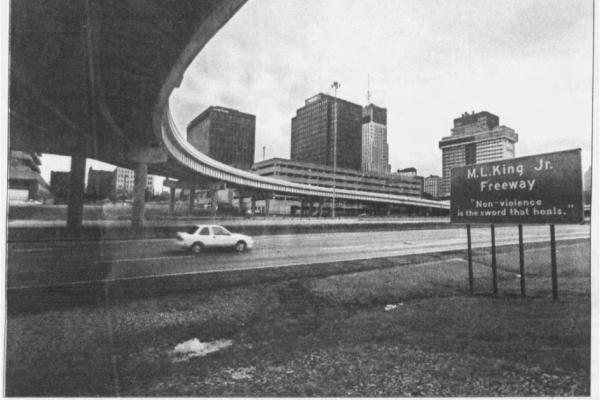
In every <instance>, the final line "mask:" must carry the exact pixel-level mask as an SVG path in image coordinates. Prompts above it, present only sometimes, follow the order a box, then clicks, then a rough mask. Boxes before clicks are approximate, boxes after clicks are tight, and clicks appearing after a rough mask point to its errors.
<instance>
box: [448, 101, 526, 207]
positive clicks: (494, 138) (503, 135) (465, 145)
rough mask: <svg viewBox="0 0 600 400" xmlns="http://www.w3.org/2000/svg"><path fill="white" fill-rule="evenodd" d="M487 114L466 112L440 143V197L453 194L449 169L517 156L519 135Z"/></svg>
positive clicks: (484, 112)
mask: <svg viewBox="0 0 600 400" xmlns="http://www.w3.org/2000/svg"><path fill="white" fill-rule="evenodd" d="M499 122H500V120H499V118H498V117H497V116H496V115H494V114H492V113H489V112H487V111H481V112H479V113H477V114H475V112H472V113H471V114H469V113H464V114H463V115H462V116H460V117H459V118H456V119H455V120H454V128H452V130H451V132H452V133H451V135H450V136H446V137H443V138H442V140H440V142H439V147H440V149H441V150H442V183H441V186H440V196H441V197H446V196H449V195H450V170H451V169H452V168H453V167H460V166H463V165H468V164H475V163H482V162H487V161H496V160H502V159H505V158H513V157H514V156H515V143H516V142H517V141H518V140H519V135H518V134H517V133H515V131H514V130H513V129H511V128H508V127H506V126H501V125H499Z"/></svg>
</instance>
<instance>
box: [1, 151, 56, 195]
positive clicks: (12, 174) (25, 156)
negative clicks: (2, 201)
mask: <svg viewBox="0 0 600 400" xmlns="http://www.w3.org/2000/svg"><path fill="white" fill-rule="evenodd" d="M41 164H42V162H41V161H40V158H39V156H38V154H37V153H33V152H26V151H17V150H11V151H10V169H9V171H8V201H9V203H11V202H15V201H17V202H18V201H25V200H45V199H48V198H50V197H52V196H51V193H50V188H49V187H48V184H47V183H46V181H45V180H44V178H42V176H41V175H40V165H41Z"/></svg>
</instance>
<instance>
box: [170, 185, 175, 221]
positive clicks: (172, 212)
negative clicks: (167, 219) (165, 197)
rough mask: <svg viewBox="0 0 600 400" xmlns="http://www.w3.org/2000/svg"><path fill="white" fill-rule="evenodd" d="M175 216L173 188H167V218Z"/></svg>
mask: <svg viewBox="0 0 600 400" xmlns="http://www.w3.org/2000/svg"><path fill="white" fill-rule="evenodd" d="M173 214H175V187H170V188H169V216H173Z"/></svg>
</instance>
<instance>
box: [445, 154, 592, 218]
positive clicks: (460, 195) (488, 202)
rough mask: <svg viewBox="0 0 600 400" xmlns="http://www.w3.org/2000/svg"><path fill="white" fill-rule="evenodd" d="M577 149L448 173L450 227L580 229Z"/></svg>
mask: <svg viewBox="0 0 600 400" xmlns="http://www.w3.org/2000/svg"><path fill="white" fill-rule="evenodd" d="M581 180H582V179H581V149H575V150H568V151H561V152H555V153H546V154H538V155H534V156H528V157H520V158H511V159H505V160H498V161H493V162H487V163H481V164H472V165H467V166H463V167H456V168H453V169H452V171H451V186H450V220H451V222H459V223H471V222H487V223H503V222H507V223H519V224H527V223H551V224H555V223H557V224H559V223H579V222H581V221H582V220H583V197H582V190H581Z"/></svg>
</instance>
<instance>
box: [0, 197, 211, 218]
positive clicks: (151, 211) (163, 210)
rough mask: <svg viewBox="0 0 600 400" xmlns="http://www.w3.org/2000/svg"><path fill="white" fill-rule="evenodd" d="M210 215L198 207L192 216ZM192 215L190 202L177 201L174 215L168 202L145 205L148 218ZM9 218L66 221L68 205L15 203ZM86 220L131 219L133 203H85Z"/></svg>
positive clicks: (84, 216) (11, 207)
mask: <svg viewBox="0 0 600 400" xmlns="http://www.w3.org/2000/svg"><path fill="white" fill-rule="evenodd" d="M208 215H210V214H209V213H208V212H207V211H205V210H203V209H201V208H199V207H196V208H195V209H194V211H193V212H192V214H191V216H194V217H203V216H208ZM178 216H190V214H189V206H188V202H177V203H175V209H174V213H173V215H169V203H168V202H148V203H146V205H145V218H146V219H150V220H153V219H164V218H167V217H178ZM8 219H9V220H38V221H65V220H66V219H67V206H66V205H65V204H57V205H47V204H29V203H24V204H13V205H11V206H10V207H9V209H8ZM83 219H84V220H85V221H105V220H109V221H110V220H128V219H131V203H115V204H112V203H105V204H85V205H84V206H83Z"/></svg>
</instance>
